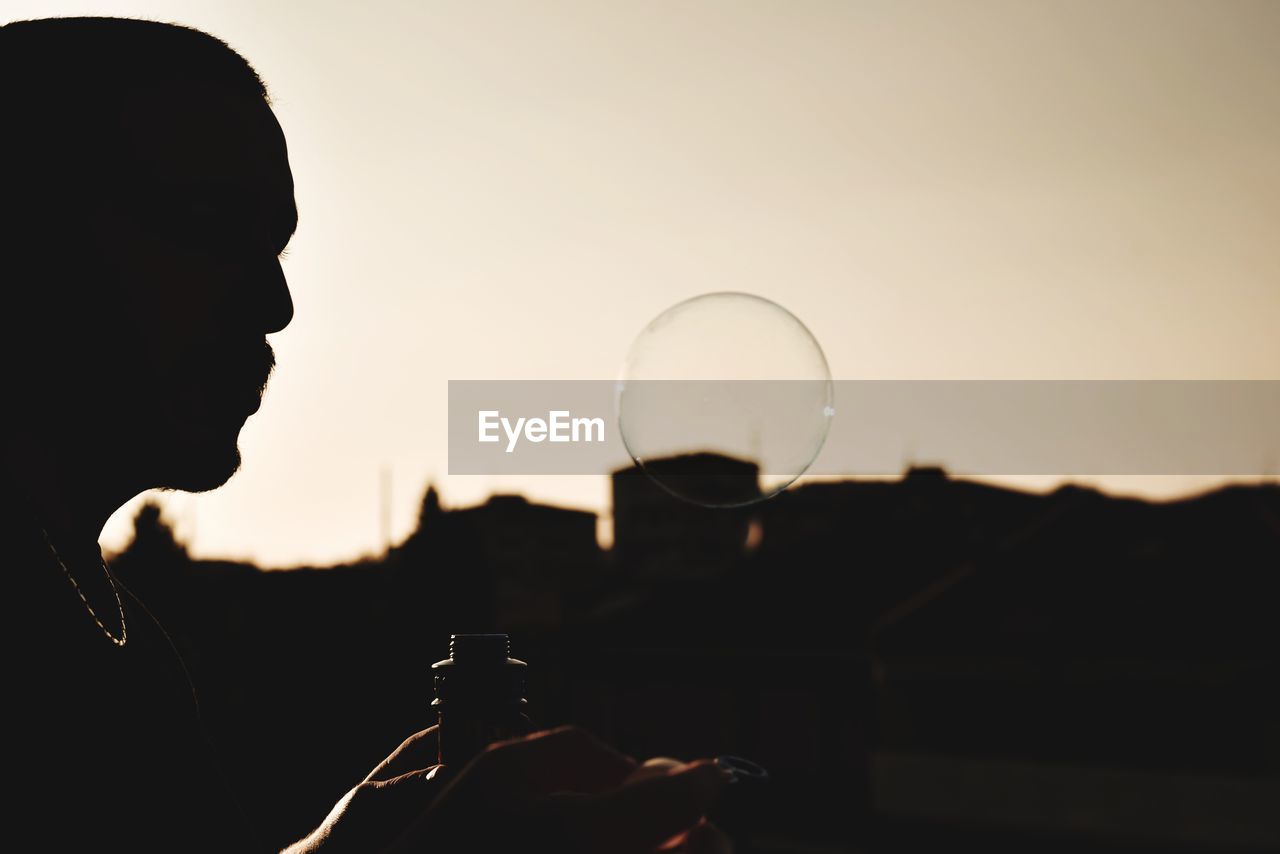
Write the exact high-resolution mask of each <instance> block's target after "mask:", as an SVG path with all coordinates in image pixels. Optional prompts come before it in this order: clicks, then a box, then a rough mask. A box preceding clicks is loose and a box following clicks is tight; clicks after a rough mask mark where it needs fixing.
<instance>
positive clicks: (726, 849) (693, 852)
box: [679, 821, 733, 854]
mask: <svg viewBox="0 0 1280 854" xmlns="http://www.w3.org/2000/svg"><path fill="white" fill-rule="evenodd" d="M679 850H680V852H681V854H733V842H732V841H731V840H730V839H729V837H728V835H726V834H725V832H724V831H723V830H721V829H720V828H718V827H716V826H715V825H714V824H712V823H711V822H709V821H704V822H701V823H699V824H696V825H694V826H693V827H691V828H690V829H689V832H688V833H686V834H685V836H684V844H683V845H682V846H681V847H680V849H679Z"/></svg>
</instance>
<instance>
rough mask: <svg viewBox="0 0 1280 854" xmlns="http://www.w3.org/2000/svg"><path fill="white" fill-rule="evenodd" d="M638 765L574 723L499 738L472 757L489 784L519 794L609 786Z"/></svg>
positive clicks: (612, 786)
mask: <svg viewBox="0 0 1280 854" xmlns="http://www.w3.org/2000/svg"><path fill="white" fill-rule="evenodd" d="M636 767H637V766H636V763H635V760H633V759H631V758H630V757H627V756H624V755H622V754H621V753H619V752H618V751H616V750H614V749H613V748H612V747H610V746H609V745H607V744H605V743H604V742H603V741H601V740H600V739H598V738H596V737H595V736H594V735H591V733H589V732H587V731H586V730H583V729H579V728H578V727H572V726H569V727H559V728H557V729H552V730H545V731H543V732H536V733H533V734H532V735H529V736H525V737H524V738H519V739H513V740H511V741H503V742H499V743H497V744H495V745H492V746H491V747H490V748H489V749H488V750H486V751H485V752H484V753H482V754H481V755H480V756H479V757H478V758H477V760H476V770H477V771H478V772H481V771H482V772H483V773H484V774H485V776H486V778H487V779H488V780H489V781H490V782H491V784H492V785H494V786H497V787H500V788H502V789H504V790H506V791H507V792H509V793H511V794H514V795H517V796H522V797H534V796H538V795H546V794H550V793H551V792H557V791H569V792H585V793H591V792H603V791H607V790H609V789H613V788H615V787H617V786H619V785H621V784H622V782H623V781H624V780H625V779H626V777H627V775H628V774H630V773H632V772H633V771H635V770H636Z"/></svg>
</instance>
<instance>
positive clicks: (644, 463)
mask: <svg viewBox="0 0 1280 854" xmlns="http://www.w3.org/2000/svg"><path fill="white" fill-rule="evenodd" d="M832 392H833V387H832V383H831V372H830V370H829V369H828V367H827V360H826V357H825V356H824V355H823V354H822V348H821V347H820V346H819V345H818V342H817V340H816V339H815V338H814V337H813V334H812V333H810V332H809V330H808V329H807V328H806V327H805V325H804V324H803V323H801V322H800V320H799V318H797V317H796V316H795V315H794V314H792V313H791V312H789V311H787V310H786V309H785V308H783V307H782V306H780V305H778V304H777V303H775V302H772V301H770V300H767V299H764V298H763V297H758V296H754V295H752V294H745V293H736V292H720V293H711V294H703V295H701V296H697V297H693V298H692V299H689V300H685V301H684V302H682V303H679V304H677V305H674V306H672V307H671V308H669V309H667V310H666V311H664V312H663V313H662V314H660V315H658V316H657V317H656V318H654V320H653V321H652V322H651V323H650V324H649V325H648V326H646V327H645V328H644V329H643V330H642V331H641V332H640V334H639V335H638V336H637V337H636V340H635V341H634V343H632V345H631V350H630V351H629V352H628V354H627V359H626V362H625V363H624V364H623V367H622V372H621V375H620V377H619V379H618V384H617V396H616V405H617V416H618V425H619V428H620V431H621V433H622V440H623V442H624V444H625V445H626V448H627V451H628V453H630V454H631V457H632V459H634V460H635V462H636V464H637V465H638V466H640V468H641V469H643V470H644V471H645V472H646V473H647V474H648V475H649V476H650V477H651V478H653V480H654V481H656V482H657V483H658V484H659V485H660V486H661V487H662V488H663V489H665V490H667V491H668V492H670V493H672V494H673V495H676V496H678V497H680V498H683V499H685V500H687V501H692V502H694V503H696V504H702V505H705V506H709V507H734V506H740V505H743V504H750V503H752V502H755V501H762V500H764V499H766V498H769V497H771V496H773V495H776V494H777V493H779V492H781V491H782V490H783V489H786V488H787V486H789V485H790V484H791V483H793V482H794V481H795V479H796V478H798V477H799V476H800V475H801V474H803V473H804V471H805V470H806V469H807V468H808V467H809V465H810V464H811V463H812V462H813V461H814V459H815V458H816V457H817V456H818V452H819V451H820V450H821V449H822V444H823V442H824V441H825V440H826V437H827V430H828V427H829V426H830V422H831V418H832V416H833V415H834V414H835V410H834V408H833V400H832Z"/></svg>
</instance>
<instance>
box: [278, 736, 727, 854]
mask: <svg viewBox="0 0 1280 854" xmlns="http://www.w3.org/2000/svg"><path fill="white" fill-rule="evenodd" d="M434 757H435V731H434V728H432V729H431V730H424V731H423V732H421V733H418V734H416V735H414V736H412V737H410V738H409V739H407V740H406V741H405V742H404V743H403V744H402V745H401V746H400V747H399V748H398V749H397V750H396V752H395V753H393V754H392V755H391V756H389V757H388V758H387V759H386V760H385V761H383V762H382V763H381V764H380V765H378V767H377V768H375V769H374V770H373V772H372V773H371V774H370V775H369V776H368V777H367V778H365V780H364V782H362V783H361V784H360V785H359V786H356V787H355V788H354V789H352V790H351V792H348V793H347V795H346V796H345V797H344V798H343V799H342V801H340V802H339V803H338V805H337V806H336V807H334V809H333V811H332V812H331V813H330V814H329V817H328V818H326V819H325V822H324V824H323V825H321V827H320V828H319V829H318V830H317V831H315V832H314V833H312V834H311V835H310V836H308V837H307V838H306V839H304V840H302V841H301V842H299V843H296V844H295V845H294V846H293V847H291V848H290V849H288V852H286V854H309V852H314V854H337V852H346V851H360V852H370V851H379V850H387V851H388V852H389V854H390V852H394V854H410V852H423V853H424V854H433V853H434V852H439V854H490V852H493V854H506V852H508V851H513V850H529V851H547V852H555V854H650V852H653V851H659V850H661V851H663V852H667V851H675V852H689V854H727V852H729V851H731V850H732V846H731V845H730V844H729V841H728V839H727V838H726V837H725V836H724V834H722V833H721V832H720V831H719V830H717V829H716V828H715V827H714V826H712V825H710V824H709V823H707V821H706V820H705V818H703V816H704V814H705V813H706V811H707V810H708V809H709V808H710V807H711V806H712V805H713V804H714V802H715V800H716V798H717V797H718V796H719V794H720V791H721V789H722V788H723V786H724V783H725V778H724V775H723V773H722V772H721V771H720V769H719V768H717V767H716V765H715V764H714V763H713V762H711V761H710V760H700V761H697V762H690V763H682V762H678V761H677V760H674V759H652V760H649V761H648V762H646V763H644V765H637V764H636V762H635V761H634V760H632V759H630V758H628V757H626V756H623V755H622V754H620V753H618V752H617V751H615V750H613V749H612V748H610V747H608V746H607V745H605V744H604V743H603V742H601V741H600V740H598V739H596V738H595V737H594V736H591V735H589V734H588V733H586V732H584V731H583V730H580V729H577V728H576V727H561V728H559V729H554V730H548V731H545V732H539V733H534V734H533V735H530V736H526V737H524V738H519V739H512V740H511V741H504V742H499V743H497V744H494V745H491V746H490V747H489V749H487V750H486V751H485V752H484V753H482V754H480V755H479V756H477V757H476V758H475V759H474V760H472V761H471V762H470V763H468V764H467V765H466V766H465V767H464V768H462V769H461V770H460V771H459V772H458V773H456V774H450V775H445V774H444V773H442V770H441V769H442V768H443V766H435V765H432V766H422V767H415V766H417V765H419V763H422V762H423V761H424V760H431V761H434ZM446 776H448V778H449V779H448V781H447V782H446V781H445V780H444V778H445V777H446ZM402 831H403V832H402ZM393 838H394V844H391V843H392V839H393ZM388 845H389V846H390V847H386V846H388Z"/></svg>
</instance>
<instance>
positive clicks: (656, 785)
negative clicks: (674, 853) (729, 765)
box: [564, 759, 726, 852]
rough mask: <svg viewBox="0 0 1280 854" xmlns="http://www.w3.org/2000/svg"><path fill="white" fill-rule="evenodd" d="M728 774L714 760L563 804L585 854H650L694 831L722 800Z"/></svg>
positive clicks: (686, 766)
mask: <svg viewBox="0 0 1280 854" xmlns="http://www.w3.org/2000/svg"><path fill="white" fill-rule="evenodd" d="M725 783H726V779H725V775H724V772H723V771H721V770H720V769H719V768H718V767H717V766H716V764H715V763H714V762H713V761H711V760H710V759H704V760H699V761H697V762H691V763H689V764H687V765H684V766H681V767H680V768H677V769H673V770H671V771H669V772H668V773H666V774H664V775H661V776H655V777H648V778H645V779H641V780H637V781H635V782H633V783H627V784H626V785H624V786H621V787H619V788H617V789H615V790H613V791H610V792H605V793H603V794H599V795H594V796H591V797H585V798H577V799H574V800H571V801H566V802H564V808H565V809H566V810H567V811H568V812H569V815H568V816H567V818H568V819H569V824H570V825H571V826H573V827H574V829H575V831H576V832H577V833H579V834H582V836H583V839H582V841H583V842H584V843H585V847H586V849H587V850H591V851H595V850H602V851H603V850H612V851H618V852H623V851H627V852H630V851H636V852H640V851H651V850H653V849H654V848H655V847H657V846H658V845H661V844H662V843H663V842H665V841H667V840H668V839H671V838H672V837H673V836H676V835H678V834H680V833H682V832H683V831H686V830H688V829H690V828H691V827H693V826H694V825H696V824H697V823H698V821H699V819H701V818H702V816H703V815H705V814H706V812H707V810H709V809H710V808H711V807H712V806H713V805H714V804H715V802H716V800H717V799H718V798H719V796H720V793H721V791H722V790H723V789H724V786H725Z"/></svg>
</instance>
